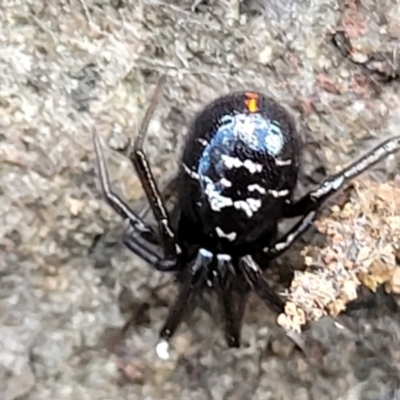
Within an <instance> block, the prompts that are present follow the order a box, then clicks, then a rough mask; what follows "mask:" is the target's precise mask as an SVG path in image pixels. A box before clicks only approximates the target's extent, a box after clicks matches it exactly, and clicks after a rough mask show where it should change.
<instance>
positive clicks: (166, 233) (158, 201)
mask: <svg viewBox="0 0 400 400" xmlns="http://www.w3.org/2000/svg"><path fill="white" fill-rule="evenodd" d="M165 79H166V76H165V75H164V76H163V77H162V78H161V79H160V81H159V83H158V85H157V88H156V92H155V94H154V96H153V98H152V100H151V102H150V105H149V107H148V109H147V111H146V114H145V116H144V119H143V122H142V124H141V126H140V128H139V133H138V135H137V137H136V138H135V142H134V145H133V149H132V150H131V152H130V154H129V158H130V160H131V162H132V164H133V166H134V168H135V170H136V172H137V174H138V177H139V180H140V182H141V184H142V187H143V189H144V191H145V193H146V197H147V199H148V201H149V205H150V207H151V209H152V211H153V214H154V217H155V219H156V221H157V224H158V228H159V232H160V236H161V242H162V245H163V249H164V255H165V257H166V258H168V259H176V257H177V253H178V246H177V243H176V241H175V235H174V232H173V230H172V227H171V223H170V219H169V216H168V212H167V209H166V207H165V204H164V201H163V199H162V197H161V194H160V191H159V189H158V187H157V184H156V181H155V179H154V176H153V173H152V171H151V168H150V165H149V161H148V159H147V156H146V154H145V153H144V150H143V144H144V139H145V137H146V134H147V131H148V127H149V124H150V120H151V117H152V116H153V113H154V110H155V107H156V105H157V101H158V98H159V96H160V94H161V90H162V88H163V86H164V83H165Z"/></svg>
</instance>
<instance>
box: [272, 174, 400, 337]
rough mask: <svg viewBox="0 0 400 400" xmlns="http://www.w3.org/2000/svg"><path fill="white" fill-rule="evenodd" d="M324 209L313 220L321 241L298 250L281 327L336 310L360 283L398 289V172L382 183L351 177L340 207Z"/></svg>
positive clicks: (354, 294) (351, 297) (294, 327)
mask: <svg viewBox="0 0 400 400" xmlns="http://www.w3.org/2000/svg"><path fill="white" fill-rule="evenodd" d="M330 211H331V212H330V213H329V214H328V215H327V216H324V217H321V218H320V219H319V220H318V221H316V222H315V226H316V227H317V229H318V231H319V232H320V233H322V234H323V235H324V236H325V237H326V241H325V244H324V246H323V247H322V248H321V247H316V246H308V247H306V248H305V249H304V250H303V254H302V255H303V256H304V261H305V265H306V268H305V270H303V271H296V272H295V275H294V279H293V281H292V283H291V286H290V288H289V292H288V298H287V302H286V306H285V313H284V314H281V315H279V317H278V323H279V324H280V325H281V326H283V327H284V328H285V329H288V330H294V331H300V329H301V326H302V325H304V324H305V323H306V322H309V321H316V320H318V319H320V318H322V317H323V316H326V315H331V316H337V315H338V314H339V313H340V312H341V311H343V310H345V309H346V305H347V304H348V303H349V302H350V301H352V300H354V299H356V297H357V288H358V287H359V286H360V285H364V286H366V287H367V288H369V289H371V290H372V291H375V290H376V289H377V288H378V287H379V286H380V285H384V287H385V290H386V291H387V292H390V293H393V294H394V295H398V294H400V267H399V266H398V265H397V264H398V263H397V260H398V252H399V247H400V176H399V177H398V178H396V179H395V180H394V181H391V182H387V183H383V184H382V183H377V182H374V181H372V180H369V179H364V180H360V181H357V182H355V183H354V190H352V191H351V193H350V194H349V197H348V199H347V201H346V202H345V204H344V205H343V207H339V206H338V205H334V206H332V207H331V210H330Z"/></svg>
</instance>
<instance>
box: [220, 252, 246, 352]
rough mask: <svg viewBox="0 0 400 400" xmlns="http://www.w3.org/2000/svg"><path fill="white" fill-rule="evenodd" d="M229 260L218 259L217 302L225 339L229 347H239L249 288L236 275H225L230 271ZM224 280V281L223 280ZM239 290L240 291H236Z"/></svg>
mask: <svg viewBox="0 0 400 400" xmlns="http://www.w3.org/2000/svg"><path fill="white" fill-rule="evenodd" d="M230 263H231V261H230V260H220V259H218V267H217V270H218V272H219V273H218V281H217V285H216V289H217V295H218V300H219V303H220V308H221V312H222V317H223V321H224V325H225V338H226V341H227V343H228V346H229V347H240V331H241V324H242V319H243V313H244V309H245V305H246V300H247V296H248V293H249V288H248V286H247V284H246V287H245V288H243V282H242V281H241V280H240V278H238V276H236V275H232V274H230V273H229V274H227V273H226V272H227V270H228V268H229V269H232V268H233V267H232V265H231V264H230ZM224 278H226V279H224ZM239 288H240V289H241V290H240V291H239V290H237V289H239Z"/></svg>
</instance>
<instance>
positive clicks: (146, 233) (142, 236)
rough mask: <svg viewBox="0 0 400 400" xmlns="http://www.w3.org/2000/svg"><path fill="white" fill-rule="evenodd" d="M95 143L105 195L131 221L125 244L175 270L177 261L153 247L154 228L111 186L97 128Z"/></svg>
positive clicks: (157, 265)
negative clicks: (166, 256) (163, 255)
mask: <svg viewBox="0 0 400 400" xmlns="http://www.w3.org/2000/svg"><path fill="white" fill-rule="evenodd" d="M93 143H94V148H95V153H96V159H97V167H98V170H99V175H100V184H101V188H102V191H103V193H104V197H105V198H106V200H107V202H108V204H109V205H110V206H111V207H112V208H113V209H114V210H115V211H116V212H117V214H118V215H120V216H121V217H122V218H124V219H125V220H127V221H128V222H129V225H130V227H131V229H132V232H130V233H129V234H128V233H126V234H124V236H123V239H122V240H123V242H124V244H125V245H126V246H127V247H128V248H129V249H130V250H132V251H133V252H134V253H135V254H137V255H138V256H139V257H141V258H143V259H144V260H145V261H147V262H148V263H149V264H152V265H153V266H154V267H155V268H156V269H159V270H161V271H171V270H174V269H175V268H174V266H175V263H172V262H171V261H170V260H163V259H162V258H161V256H160V255H159V254H158V253H157V252H156V251H154V250H152V249H151V247H150V243H154V242H156V241H157V238H156V235H155V232H154V231H153V229H152V228H151V227H150V226H148V225H146V224H145V223H144V222H143V220H142V219H141V218H140V217H139V216H138V215H137V214H135V213H134V212H133V211H132V209H131V208H130V207H129V205H128V204H127V203H126V201H125V200H123V199H122V198H121V197H120V196H119V195H118V194H116V193H115V192H114V190H113V188H112V187H111V183H110V177H109V174H108V169H107V164H106V161H105V158H104V154H103V150H102V148H101V143H100V137H99V134H98V133H97V131H96V129H94V130H93Z"/></svg>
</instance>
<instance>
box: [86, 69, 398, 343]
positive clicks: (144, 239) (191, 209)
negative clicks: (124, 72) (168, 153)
mask: <svg viewBox="0 0 400 400" xmlns="http://www.w3.org/2000/svg"><path fill="white" fill-rule="evenodd" d="M164 83H165V76H163V77H162V78H161V79H160V81H159V83H158V85H157V88H156V90H155V94H154V95H153V97H152V100H151V102H150V105H149V107H148V109H147V111H146V113H145V116H144V119H143V122H142V124H141V126H140V128H139V132H138V135H137V137H136V140H135V141H134V144H133V145H132V146H131V148H130V150H129V158H130V161H131V162H132V164H133V167H134V169H135V170H136V173H137V175H138V177H139V180H140V182H141V185H142V187H143V189H144V192H145V195H146V197H147V200H148V202H149V207H150V209H151V211H152V212H153V214H154V217H155V220H156V222H157V226H152V225H150V224H148V223H146V222H145V221H144V219H143V217H142V216H141V215H139V214H137V213H135V212H134V211H133V210H132V209H131V208H130V207H129V205H128V204H127V203H126V201H124V200H123V199H122V198H121V197H120V196H119V195H118V194H117V193H116V192H115V191H114V190H113V189H112V187H111V184H110V178H109V174H108V171H107V167H106V163H105V158H104V155H103V152H102V148H101V143H100V138H99V135H98V133H97V132H96V130H94V132H93V141H94V147H95V152H96V158H97V164H98V170H99V176H100V182H101V187H102V191H103V193H104V196H105V199H106V200H107V202H108V204H109V205H110V206H111V207H112V208H113V209H114V210H115V211H116V212H117V213H118V214H119V215H120V216H121V217H122V218H123V219H125V220H127V221H128V223H129V224H128V226H129V229H128V230H127V231H126V232H125V233H124V235H123V238H122V240H123V242H124V244H125V245H126V246H127V247H128V248H129V249H130V250H131V251H132V252H134V253H136V254H137V255H138V256H139V257H141V258H142V259H143V260H145V261H146V262H147V263H149V264H151V265H152V266H153V267H154V268H155V269H157V270H159V271H164V272H173V273H175V276H176V278H177V282H178V285H179V292H178V295H177V298H176V300H175V302H174V304H173V305H172V306H171V307H170V309H169V314H168V316H167V319H166V322H165V324H164V326H163V327H162V329H161V332H160V337H161V338H162V339H164V340H165V341H166V342H168V340H169V339H170V338H171V337H172V336H173V334H174V333H175V331H176V329H177V328H178V326H179V324H180V322H181V321H182V319H183V317H184V316H187V315H188V314H189V313H190V312H192V311H193V309H194V307H195V306H196V299H197V298H198V295H199V294H200V293H201V291H203V290H205V289H213V290H215V292H216V293H217V297H218V300H219V304H220V310H221V313H222V316H223V321H224V331H225V337H226V341H227V344H228V346H230V347H239V346H240V331H241V321H242V317H243V313H244V306H245V303H246V301H245V300H246V298H247V296H248V294H249V293H250V292H251V291H254V292H255V293H256V294H257V295H258V296H259V297H260V298H261V299H262V300H263V302H264V303H265V304H266V305H267V306H268V307H270V308H271V309H272V310H274V311H275V312H277V313H281V312H282V311H283V309H284V301H283V300H282V299H281V297H280V296H279V295H278V294H277V293H275V291H274V290H273V289H272V287H271V286H270V285H269V283H268V282H267V280H266V279H265V277H264V276H263V268H261V267H260V266H259V265H258V264H257V263H256V262H255V257H256V256H257V255H258V256H260V255H261V257H262V258H263V259H264V260H265V261H266V264H267V265H268V262H269V261H271V260H272V259H274V258H276V257H278V256H279V255H281V254H282V253H283V252H285V251H286V250H287V249H288V248H289V247H290V246H291V245H292V243H293V242H294V241H295V240H296V239H297V238H299V237H300V236H301V235H302V234H304V232H305V231H306V230H307V229H308V228H309V227H310V226H311V225H312V224H313V221H314V219H315V216H316V212H317V211H318V210H319V209H320V208H321V206H322V205H323V204H324V203H325V202H326V200H327V199H328V198H330V197H331V196H332V195H333V194H335V193H337V192H338V191H339V190H340V189H342V188H343V187H344V185H346V184H347V183H348V182H349V180H351V179H352V178H354V177H356V176H357V175H359V174H360V173H362V172H364V171H365V170H367V169H368V168H369V167H371V166H373V165H374V164H376V163H377V162H379V161H381V160H382V159H384V158H385V157H387V156H388V155H390V154H392V153H394V152H395V151H397V150H398V149H399V148H400V136H396V137H393V138H391V139H389V140H386V141H384V142H383V143H382V144H380V145H379V146H378V147H376V148H375V149H373V150H372V151H370V152H369V153H367V154H366V155H364V156H363V157H361V158H360V159H359V160H358V161H355V162H353V163H352V164H351V165H349V166H348V167H347V168H344V169H343V170H342V171H340V172H339V173H337V174H334V175H332V176H329V177H328V178H326V179H325V180H324V181H323V182H322V183H321V184H320V185H319V186H318V187H317V188H316V189H315V190H312V191H310V192H309V193H307V194H306V195H304V196H303V197H301V198H300V199H299V200H297V201H295V200H294V198H293V197H294V189H295V187H296V184H297V180H298V173H299V167H300V151H301V144H300V140H299V137H298V134H297V132H296V128H295V124H294V120H293V119H292V117H291V116H290V115H289V114H288V112H287V111H286V110H285V109H284V108H283V107H282V106H281V105H279V104H278V103H277V102H276V101H274V100H273V99H272V98H270V97H267V96H265V95H264V94H262V93H259V92H255V91H241V92H234V93H231V94H229V95H226V96H224V97H220V98H218V99H216V100H215V101H214V102H212V103H211V104H209V105H208V106H206V107H205V108H204V109H203V111H201V112H200V113H199V114H198V115H197V116H196V118H195V119H194V121H193V123H192V124H191V126H190V128H189V132H188V134H187V138H186V141H185V146H184V149H183V153H182V156H181V160H180V164H179V171H178V173H177V177H176V179H177V206H176V210H175V211H176V213H175V214H176V215H177V217H176V218H174V220H173V219H172V218H171V216H170V215H169V213H168V211H167V208H166V205H165V199H164V198H163V196H162V193H161V191H160V189H159V188H158V186H157V184H156V182H155V179H154V176H153V174H152V171H151V169H150V165H149V162H148V159H147V157H146V155H145V153H144V151H143V143H144V139H145V137H146V132H147V130H148V125H149V123H150V120H151V118H152V115H153V113H154V110H155V108H156V104H157V102H158V98H159V96H160V93H161V91H162V88H163V86H164ZM293 217H300V219H299V221H298V222H297V223H296V224H295V225H294V226H293V227H292V228H291V229H290V230H289V231H288V232H287V233H286V234H284V235H283V236H281V237H278V222H280V221H281V220H283V219H287V218H293Z"/></svg>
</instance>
